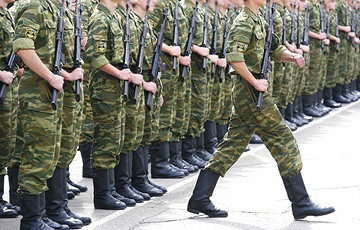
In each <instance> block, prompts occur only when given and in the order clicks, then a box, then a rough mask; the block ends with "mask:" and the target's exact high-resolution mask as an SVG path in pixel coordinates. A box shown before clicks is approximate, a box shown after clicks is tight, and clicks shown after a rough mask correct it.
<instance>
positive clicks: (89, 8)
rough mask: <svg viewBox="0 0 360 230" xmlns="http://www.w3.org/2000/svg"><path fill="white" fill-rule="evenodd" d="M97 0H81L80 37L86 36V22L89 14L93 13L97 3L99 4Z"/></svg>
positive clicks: (87, 22)
mask: <svg viewBox="0 0 360 230" xmlns="http://www.w3.org/2000/svg"><path fill="white" fill-rule="evenodd" d="M99 2H100V1H99V0H81V4H83V12H82V17H81V32H82V37H87V36H88V35H87V33H88V24H89V19H90V17H91V15H92V14H93V13H94V11H95V9H96V7H97V5H98V4H99Z"/></svg>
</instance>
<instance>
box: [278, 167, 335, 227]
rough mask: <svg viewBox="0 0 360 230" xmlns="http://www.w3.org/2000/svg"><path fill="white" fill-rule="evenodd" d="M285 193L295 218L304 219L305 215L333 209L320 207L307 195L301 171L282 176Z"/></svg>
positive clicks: (330, 211) (321, 213)
mask: <svg viewBox="0 0 360 230" xmlns="http://www.w3.org/2000/svg"><path fill="white" fill-rule="evenodd" d="M283 182H284V185H285V189H286V193H287V195H288V197H289V200H290V201H291V207H292V212H293V216H294V218H295V219H297V220H298V219H304V218H305V217H307V216H323V215H326V214H329V213H332V212H334V211H335V209H334V208H333V207H321V206H320V205H317V204H315V203H314V202H313V201H312V200H311V199H310V197H309V195H308V193H307V191H306V188H305V185H304V181H303V179H302V176H301V173H298V174H296V175H294V176H291V177H288V178H283Z"/></svg>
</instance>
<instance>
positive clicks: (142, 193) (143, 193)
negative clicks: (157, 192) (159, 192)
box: [127, 152, 151, 200]
mask: <svg viewBox="0 0 360 230" xmlns="http://www.w3.org/2000/svg"><path fill="white" fill-rule="evenodd" d="M128 161H129V168H128V170H129V178H128V180H127V183H128V185H129V188H130V189H131V190H132V191H133V192H134V193H136V194H138V195H140V196H142V197H143V198H144V200H150V199H151V197H150V195H149V194H147V193H145V192H140V191H138V190H137V189H136V188H134V187H133V186H132V184H131V178H132V170H133V153H132V152H131V153H130V154H129V158H128Z"/></svg>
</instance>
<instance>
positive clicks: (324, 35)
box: [319, 32, 326, 40]
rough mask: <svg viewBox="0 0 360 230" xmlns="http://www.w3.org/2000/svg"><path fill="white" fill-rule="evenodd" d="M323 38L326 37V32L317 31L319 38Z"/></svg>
mask: <svg viewBox="0 0 360 230" xmlns="http://www.w3.org/2000/svg"><path fill="white" fill-rule="evenodd" d="M324 39H326V33H322V32H320V33H319V40H324Z"/></svg>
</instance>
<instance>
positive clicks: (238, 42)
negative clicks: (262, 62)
mask: <svg viewBox="0 0 360 230" xmlns="http://www.w3.org/2000/svg"><path fill="white" fill-rule="evenodd" d="M246 19H247V16H246V15H243V16H240V17H238V18H237V20H235V22H234V25H233V26H232V27H231V29H230V32H229V38H228V44H227V47H226V61H227V63H231V62H243V61H245V58H244V53H245V52H246V50H247V48H248V45H249V42H250V39H251V36H252V31H253V27H254V25H253V24H252V23H249V21H248V20H246Z"/></svg>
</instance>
